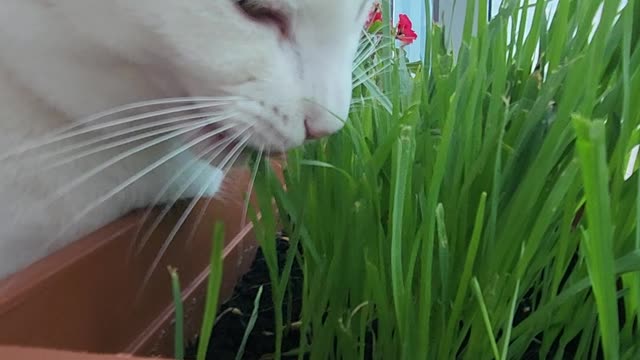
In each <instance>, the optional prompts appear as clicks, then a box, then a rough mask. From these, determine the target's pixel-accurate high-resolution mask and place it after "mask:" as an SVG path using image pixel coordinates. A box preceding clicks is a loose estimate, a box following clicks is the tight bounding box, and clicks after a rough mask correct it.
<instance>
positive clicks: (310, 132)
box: [304, 118, 331, 140]
mask: <svg viewBox="0 0 640 360" xmlns="http://www.w3.org/2000/svg"><path fill="white" fill-rule="evenodd" d="M304 130H305V138H306V139H307V140H314V139H321V138H323V137H325V136H329V135H331V131H324V130H319V129H315V128H314V127H313V125H312V124H311V121H310V119H308V118H307V119H305V121H304Z"/></svg>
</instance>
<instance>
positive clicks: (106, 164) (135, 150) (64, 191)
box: [43, 124, 203, 207]
mask: <svg viewBox="0 0 640 360" xmlns="http://www.w3.org/2000/svg"><path fill="white" fill-rule="evenodd" d="M202 127H203V125H201V124H198V125H193V126H188V127H186V128H184V129H182V130H178V131H174V132H171V133H169V134H166V135H164V136H161V137H158V138H156V139H154V140H151V141H148V142H145V143H144V144H141V145H139V146H136V147H134V148H131V149H129V150H127V151H125V152H122V153H120V154H118V155H117V156H114V157H113V158H111V159H110V160H109V161H106V162H104V163H102V164H101V165H99V166H97V167H94V168H93V169H91V170H89V171H87V172H86V173H85V174H83V175H82V176H79V177H77V178H75V179H74V180H73V181H71V182H69V183H68V184H66V186H63V187H62V188H61V189H59V190H58V191H56V192H55V193H53V195H52V196H51V197H50V198H49V199H48V200H47V201H45V203H44V205H43V207H48V206H50V205H51V204H52V203H53V202H54V201H56V200H57V199H59V198H60V197H62V196H64V195H65V194H67V193H69V192H70V191H72V190H73V189H74V188H76V187H77V186H79V185H81V184H82V183H84V182H86V181H87V180H89V179H90V178H92V177H93V176H95V175H97V174H99V173H100V172H102V171H104V170H105V169H107V168H109V167H110V166H113V165H115V164H117V163H119V162H120V161H122V160H124V159H126V158H128V157H130V156H133V155H135V154H137V153H139V152H142V151H145V150H147V149H149V148H151V147H153V146H156V145H158V144H161V143H163V142H166V141H168V140H171V139H174V138H177V137H179V136H181V135H184V134H186V133H188V132H190V131H194V130H197V129H200V128H202ZM183 147H184V146H183Z"/></svg>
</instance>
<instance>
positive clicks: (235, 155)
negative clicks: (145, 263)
mask: <svg viewBox="0 0 640 360" xmlns="http://www.w3.org/2000/svg"><path fill="white" fill-rule="evenodd" d="M250 138H251V136H250V135H246V136H245V137H244V138H243V139H242V140H241V141H239V142H238V143H237V144H236V145H235V147H234V148H233V149H232V150H231V151H230V152H229V154H228V155H227V156H226V157H225V159H224V160H223V164H222V166H221V167H222V168H225V167H226V166H227V163H229V162H230V161H235V160H236V159H237V158H238V157H239V156H240V153H241V152H242V150H243V149H244V147H245V146H246V144H247V143H248V141H249V139H250ZM207 187H208V185H205V186H203V187H202V189H201V190H200V192H199V193H198V195H197V196H196V197H194V199H193V200H192V201H191V203H190V204H189V206H188V207H187V210H185V211H184V212H183V214H182V216H181V217H180V219H179V220H178V222H177V223H176V225H175V226H174V227H173V230H172V231H171V232H170V234H169V236H168V237H167V239H166V240H165V241H164V244H163V245H162V247H161V248H160V251H159V252H158V254H157V255H156V257H155V259H154V261H153V263H152V264H151V267H150V269H149V270H148V271H147V274H146V276H145V278H144V280H143V282H142V288H144V287H145V286H146V284H147V283H148V282H149V279H150V278H151V275H153V272H154V271H155V270H156V268H157V267H158V264H159V263H160V260H162V257H163V256H164V254H165V252H166V251H167V249H168V248H169V246H170V245H171V243H172V242H173V239H174V238H175V236H176V235H177V233H178V231H179V230H180V228H181V227H182V225H184V223H185V221H186V220H187V218H188V217H189V215H190V214H191V212H192V211H193V209H194V208H195V206H196V205H197V203H198V202H199V201H200V199H201V198H202V196H203V195H204V193H205V191H206V189H207ZM209 201H211V199H209ZM207 203H208V202H207Z"/></svg>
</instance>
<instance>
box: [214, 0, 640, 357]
mask: <svg viewBox="0 0 640 360" xmlns="http://www.w3.org/2000/svg"><path fill="white" fill-rule="evenodd" d="M426 3H427V5H428V2H426ZM383 4H384V2H383ZM477 4H478V5H476V2H467V10H466V14H467V18H466V24H465V26H464V31H463V41H462V46H461V48H460V49H459V51H456V52H455V56H454V55H453V54H452V51H451V49H450V48H448V47H447V46H446V45H447V44H446V43H445V41H444V39H445V36H444V32H446V31H447V29H444V30H443V29H442V28H441V27H439V26H437V25H435V24H434V25H433V26H431V24H429V26H428V28H429V34H428V37H427V39H425V42H426V56H425V59H424V61H421V62H420V63H419V64H409V63H407V62H406V61H405V59H404V57H403V56H402V49H397V48H396V47H395V46H394V45H393V44H386V43H385V44H382V45H381V46H377V47H376V51H375V52H374V53H372V54H370V55H371V57H370V59H372V61H373V62H372V63H368V64H364V65H363V68H369V67H375V68H378V67H379V68H384V69H385V71H383V72H382V73H380V74H377V75H376V76H375V78H374V79H373V84H374V85H376V86H372V84H371V83H367V84H364V85H363V86H360V87H357V88H356V89H355V90H354V94H355V98H360V99H365V100H364V101H363V102H362V104H360V106H354V108H353V109H352V111H351V114H350V121H349V122H348V123H347V125H346V127H345V129H344V131H342V132H341V133H340V134H338V135H337V136H333V137H331V138H330V139H327V140H323V141H321V142H319V143H317V144H311V145H309V146H306V147H305V148H304V149H302V150H296V151H293V152H291V153H290V154H289V156H288V161H287V167H286V169H285V171H284V179H285V180H284V183H285V184H286V186H287V188H286V191H284V189H283V187H282V185H281V184H280V183H278V182H276V181H273V179H274V177H273V176H272V175H271V173H272V171H271V169H270V167H269V166H262V167H261V168H260V172H259V173H258V174H259V176H258V180H257V182H256V187H257V189H258V191H257V193H258V195H259V196H258V198H259V200H260V204H262V208H263V207H264V205H266V204H269V203H270V199H271V198H272V197H274V198H275V199H276V204H277V206H278V211H279V213H280V214H282V216H281V217H279V219H280V220H281V221H283V223H284V224H283V225H284V229H285V232H286V233H287V238H288V239H289V242H290V246H288V248H287V249H285V250H284V251H283V252H280V251H279V248H278V247H277V243H276V242H274V241H273V232H274V231H275V230H278V229H279V226H278V225H277V223H276V221H275V219H274V218H272V217H271V216H269V214H265V213H263V214H262V215H263V216H262V218H261V221H260V223H259V224H258V223H256V227H255V229H256V233H257V237H258V241H259V242H260V244H261V251H262V252H263V253H264V255H263V256H264V258H265V262H266V263H267V265H268V269H267V270H266V271H267V276H268V277H269V278H270V283H269V284H263V285H264V287H259V286H256V287H255V289H254V290H253V292H247V293H246V294H244V295H245V296H246V297H247V298H252V297H255V298H256V302H255V304H254V303H253V302H249V301H245V303H246V304H247V305H246V306H245V307H242V308H240V312H241V313H242V314H244V316H240V317H241V321H242V322H243V323H244V324H246V325H245V328H246V329H247V331H246V333H248V336H247V338H248V339H249V340H248V343H251V342H252V341H254V340H255V339H259V338H265V337H267V336H269V337H270V339H271V341H272V344H273V346H272V347H271V348H270V349H269V350H268V351H269V353H262V354H261V355H262V356H266V357H267V358H274V359H280V358H284V357H285V356H287V357H294V358H298V359H303V358H309V359H327V358H341V359H396V358H398V359H415V358H421V359H422V358H424V359H539V358H558V359H562V358H575V359H588V358H591V359H601V358H602V359H636V358H638V356H640V342H639V341H638V338H639V337H640V328H639V326H638V324H639V321H640V307H639V306H638V294H640V287H639V286H638V285H639V284H640V282H639V279H640V242H639V240H638V239H640V237H639V235H638V234H640V220H639V219H640V218H639V217H638V214H639V212H640V202H639V201H638V199H639V197H638V196H639V195H638V189H639V188H640V187H639V184H640V175H639V173H638V163H637V161H635V157H636V155H637V153H638V150H637V149H638V145H639V141H638V127H639V126H640V112H638V111H637V106H638V105H637V104H640V98H639V97H638V96H639V95H640V36H638V34H640V6H638V4H637V2H633V1H628V2H627V1H623V2H616V1H604V0H599V1H588V2H586V1H578V0H567V1H564V0H563V1H560V2H558V3H557V5H558V7H557V9H556V10H555V12H549V11H548V9H547V2H546V1H536V2H533V6H532V7H531V9H529V8H528V7H523V6H521V4H522V2H521V1H510V0H505V1H503V2H502V6H501V7H500V10H499V13H498V15H497V16H496V17H495V18H494V19H492V20H491V21H489V22H487V21H486V20H485V17H484V14H486V13H487V2H486V1H479V2H477ZM474 6H479V9H475V8H474ZM385 8H386V7H383V9H385ZM476 10H477V11H476ZM385 11H386V10H385ZM383 13H384V11H383ZM473 14H481V15H480V16H478V15H476V16H474V15H473ZM550 14H551V15H550ZM383 18H388V13H386V14H385V16H383ZM385 22H386V21H385ZM474 23H475V24H474ZM526 24H531V27H530V28H529V29H528V31H524V30H525V29H526ZM384 31H386V34H384V35H383V36H382V38H383V39H384V38H389V37H390V35H391V34H390V32H389V30H388V29H387V30H384ZM375 59H384V61H385V62H384V63H382V62H379V61H378V62H377V61H376V60H375ZM379 89H383V91H378V90H379ZM285 214H286V216H285ZM280 257H283V258H284V259H283V260H281V259H280ZM296 269H299V270H296ZM266 288H269V289H270V294H269V295H270V296H265V291H264V289H266ZM260 289H262V290H260ZM236 303H237V302H234V303H233V304H236ZM253 309H257V310H256V311H254V310H253ZM254 314H257V315H255V316H254ZM260 317H268V319H269V320H270V321H271V324H270V326H267V325H268V324H266V323H263V324H261V323H260ZM256 318H257V319H256ZM251 319H253V320H254V321H248V320H251ZM236 322H239V321H236ZM247 325H251V326H247ZM219 326H222V324H217V325H216V327H219ZM221 333H222V332H221ZM222 338H223V337H222V335H221V337H220V338H218V344H219V346H222ZM215 340H216V339H214V341H213V343H212V344H213V346H214V347H215V346H216V341H215ZM240 340H241V337H240V339H238V342H237V343H235V344H233V346H232V348H235V349H240V348H241V346H239V345H242V344H245V342H242V343H240ZM241 349H242V351H244V352H245V354H246V353H247V352H248V351H250V349H248V348H247V347H242V348H241ZM209 358H210V359H214V358H215V357H209Z"/></svg>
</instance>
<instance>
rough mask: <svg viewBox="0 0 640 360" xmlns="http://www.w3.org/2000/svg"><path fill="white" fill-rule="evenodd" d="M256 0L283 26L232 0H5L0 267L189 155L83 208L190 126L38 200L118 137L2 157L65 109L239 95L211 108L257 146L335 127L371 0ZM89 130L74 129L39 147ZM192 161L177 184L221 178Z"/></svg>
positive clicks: (78, 112)
mask: <svg viewBox="0 0 640 360" xmlns="http://www.w3.org/2000/svg"><path fill="white" fill-rule="evenodd" d="M255 1H257V2H260V3H262V4H265V5H268V6H272V7H276V8H279V9H282V10H283V11H284V12H286V14H287V17H288V19H289V20H290V23H291V28H290V33H289V35H290V36H289V37H286V38H285V37H283V36H282V35H281V34H280V31H279V30H278V29H277V27H276V26H273V25H272V24H270V23H263V22H258V21H255V20H252V19H250V18H249V17H247V16H245V15H244V14H243V13H242V12H241V11H239V9H238V8H237V7H236V5H235V4H234V3H233V2H234V0H189V1H178V0H135V1H131V0H108V1H105V0H49V1H47V0H4V1H3V2H2V9H0V278H1V277H3V276H5V275H7V274H10V273H12V272H14V271H16V270H18V269H20V268H22V267H24V266H26V265H28V264H29V263H31V262H33V261H35V260H37V259H40V258H41V257H43V256H45V255H47V254H48V253H50V252H51V251H53V250H55V249H57V248H60V247H61V246H64V245H66V244H68V243H69V242H71V241H73V240H74V239H77V238H79V237H81V236H82V235H85V234H87V233H89V232H91V231H93V230H95V229H97V228H98V227H100V226H103V225H105V224H106V223H108V222H110V221H113V220H114V219H116V218H117V217H119V216H122V215H124V214H125V213H126V212H128V211H131V210H132V209H134V208H139V207H144V206H146V205H149V204H150V203H151V202H152V201H153V199H154V198H155V197H156V196H157V195H158V193H159V191H160V189H161V188H162V187H163V186H165V184H167V182H168V180H169V179H170V178H171V177H172V176H173V175H174V174H175V173H176V171H177V169H179V168H180V167H181V166H182V165H183V164H185V163H186V162H188V161H189V160H190V159H192V158H193V156H194V153H193V152H184V153H181V154H180V155H178V156H176V157H175V158H174V159H172V160H171V161H168V162H167V163H166V164H165V165H163V166H162V167H160V168H158V169H157V170H155V171H154V172H153V173H152V174H150V175H149V176H145V177H144V178H142V179H140V180H139V181H136V182H135V183H133V184H131V185H130V186H128V187H126V188H125V189H122V191H120V192H118V193H117V194H116V195H115V196H113V197H111V198H110V199H108V200H107V201H105V202H103V203H101V205H100V206H98V207H96V208H95V209H93V210H92V211H91V212H89V213H86V214H83V211H84V210H85V209H86V207H87V206H88V205H90V204H93V203H94V202H95V201H96V200H97V199H99V198H100V197H101V196H102V195H104V194H105V193H108V192H109V191H111V190H112V189H114V188H116V187H117V186H119V185H120V184H121V183H122V182H124V181H125V180H127V179H129V178H130V177H131V176H132V175H134V174H136V173H137V172H138V171H140V170H141V169H143V168H144V167H146V166H148V165H149V164H151V163H153V162H154V161H156V160H157V159H159V158H161V157H162V156H164V155H165V154H168V153H171V152H172V151H173V150H175V149H176V148H178V147H179V146H181V145H182V144H184V142H185V141H186V139H187V138H185V137H180V138H177V139H174V140H172V141H168V142H165V143H162V144H161V145H159V146H156V147H154V148H151V149H148V150H147V151H143V152H140V153H137V154H135V155H134V156H130V157H128V158H126V159H123V160H122V161H119V162H117V163H116V164H114V165H113V166H110V167H108V168H107V169H104V171H101V172H100V173H98V174H96V176H93V177H92V178H91V179H90V180H89V181H86V182H84V183H82V184H81V185H80V186H77V187H74V188H73V189H72V191H70V192H68V193H66V194H63V195H62V196H60V197H59V198H56V200H55V201H54V202H52V203H47V199H50V198H51V197H52V196H54V195H56V194H58V192H59V191H60V189H63V188H64V186H65V185H67V184H69V183H71V182H72V181H74V179H78V178H80V177H81V176H83V175H84V174H86V173H88V172H89V171H90V170H91V169H94V168H95V167H96V166H99V165H100V164H104V163H105V162H106V161H108V160H109V159H112V158H114V157H115V156H117V155H119V154H121V153H122V152H124V151H126V150H127V147H126V146H125V147H120V148H117V149H111V150H108V151H102V152H99V153H97V154H94V155H91V156H89V157H85V158H82V159H78V160H75V161H73V162H71V163H69V164H67V165H65V166H62V167H56V168H53V169H44V168H42V164H41V163H39V162H38V161H37V157H36V156H33V154H31V156H30V157H29V156H27V155H26V154H22V153H21V154H18V155H17V156H13V157H10V158H2V156H3V154H7V153H11V152H12V151H15V150H16V149H19V148H20V147H21V146H22V145H24V144H25V143H28V142H30V141H33V140H36V139H38V138H40V137H42V136H48V135H50V134H52V133H53V132H54V131H56V130H57V129H59V128H62V127H65V126H69V125H70V124H72V123H74V121H78V120H79V119H82V118H85V117H87V116H90V115H92V114H95V113H98V112H101V111H105V110H108V109H111V108H114V107H118V106H122V105H126V104H129V103H133V102H138V101H145V100H152V99H160V98H170V97H183V96H237V97H241V98H243V99H245V100H241V101H234V102H231V103H229V104H227V105H224V106H222V107H220V108H219V109H218V110H219V111H220V112H221V113H225V114H233V115H234V116H233V117H231V118H229V119H228V120H225V122H224V123H225V124H235V125H237V126H236V127H235V128H234V129H236V131H237V129H240V128H241V127H242V124H247V123H248V124H252V125H253V127H252V128H251V129H250V130H249V134H250V135H251V137H250V139H249V140H248V141H249V144H250V145H251V146H252V147H253V148H256V149H260V148H264V149H266V150H270V151H279V150H284V149H289V148H291V147H294V146H298V145H300V144H302V143H303V142H304V140H305V119H307V121H308V123H307V126H308V129H309V130H310V131H311V132H314V133H327V134H328V133H333V132H335V131H337V130H339V129H340V128H341V127H342V122H341V120H340V119H338V118H336V117H335V116H334V115H332V114H331V113H333V114H335V115H337V116H338V117H339V118H342V119H344V118H345V117H346V115H347V112H348V107H349V104H350V102H351V71H352V63H353V60H354V56H355V52H356V48H357V45H358V39H359V35H360V30H361V28H362V24H363V22H364V20H365V16H366V13H367V11H368V6H367V5H368V0H255ZM309 100H311V101H309ZM146 111H149V109H146ZM112 120H113V119H112ZM119 129H122V127H120V128H119ZM105 131H107V130H103V131H102V132H101V134H105ZM111 131H113V130H111ZM93 136H95V133H94V134H93ZM89 138H90V137H89V136H88V135H87V136H78V137H75V138H73V139H70V140H69V141H65V142H60V143H56V144H52V145H51V146H48V147H46V149H47V150H46V151H48V152H50V151H55V149H60V148H62V146H69V145H73V144H74V143H77V142H80V141H83V140H87V139H89ZM132 146H133V145H129V147H128V148H131V147H132ZM43 149H45V147H43ZM45 165H46V163H45ZM200 169H201V170H202V171H201V173H202V176H199V177H198V181H196V182H194V183H193V185H192V186H190V187H189V189H188V191H187V192H185V193H184V194H183V197H193V196H197V195H198V193H199V192H200V190H201V189H204V187H206V186H209V188H208V189H206V191H205V194H207V195H212V194H215V193H216V192H217V191H218V187H219V185H220V181H221V180H222V173H221V172H220V171H219V170H217V169H216V168H214V167H213V166H211V165H210V164H208V163H201V164H200ZM191 174H193V170H192V172H191ZM189 176H190V175H189V174H185V175H184V177H183V178H181V179H180V180H179V181H177V182H176V183H175V185H173V187H172V188H171V189H172V191H174V190H175V189H177V188H179V187H180V186H182V184H183V183H185V181H187V178H189ZM169 193H171V191H170V192H169ZM167 196H169V195H167ZM162 200H163V201H167V200H169V199H167V198H163V199H162ZM43 204H46V205H48V206H44V205H43ZM78 214H83V216H80V217H78ZM60 234H64V235H63V238H60V239H59V238H58V235H60Z"/></svg>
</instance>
